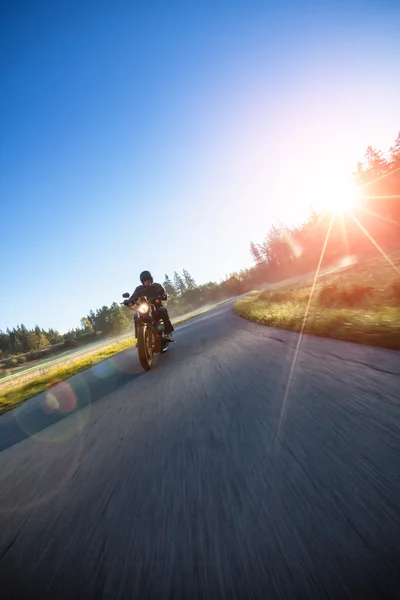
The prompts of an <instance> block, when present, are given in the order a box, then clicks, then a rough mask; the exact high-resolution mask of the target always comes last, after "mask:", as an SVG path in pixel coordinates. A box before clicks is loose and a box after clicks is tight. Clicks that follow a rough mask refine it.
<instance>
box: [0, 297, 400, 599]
mask: <svg viewBox="0 0 400 600" xmlns="http://www.w3.org/2000/svg"><path fill="white" fill-rule="evenodd" d="M231 305H232V303H231V302H230V303H228V304H226V305H223V306H221V307H219V308H217V309H216V310H213V311H211V312H209V313H207V314H205V315H203V316H201V317H198V318H196V319H194V320H192V321H188V322H186V323H184V324H182V325H181V326H179V327H178V328H177V332H176V340H177V343H176V344H175V346H173V347H172V348H171V349H170V350H169V351H168V353H167V354H166V355H164V356H161V357H158V362H157V364H156V367H155V369H154V370H153V371H151V372H149V373H145V372H143V371H142V370H141V368H140V366H139V362H138V359H137V356H136V351H134V350H133V349H132V350H128V351H125V352H124V353H121V354H120V355H118V356H117V357H115V358H113V359H110V360H108V361H106V362H104V363H101V364H100V365H97V367H95V368H93V369H91V370H89V371H87V372H85V373H83V374H80V375H77V376H75V377H74V378H73V379H72V380H70V381H69V382H68V383H63V384H60V386H59V387H58V388H57V389H53V390H52V395H47V396H46V395H40V396H38V397H36V398H35V399H33V400H32V401H30V402H28V403H26V404H25V405H24V406H23V407H21V408H20V409H18V410H17V411H14V413H9V414H6V415H5V416H3V417H1V418H0V442H1V448H0V450H1V452H0V597H1V599H2V600H8V599H10V598H16V599H18V600H20V599H22V598H41V599H47V598H51V599H53V598H54V599H57V600H58V599H64V598H65V599H68V600H71V599H73V598H84V599H85V600H89V599H92V598H93V599H97V598H110V599H113V600H114V599H119V598H122V599H125V598H126V599H135V600H137V599H141V598H154V599H164V598H168V599H169V598H171V599H180V598H204V599H205V598H210V599H219V598H226V599H231V598H232V599H234V598H240V599H241V598H244V599H250V598H257V599H258V598H260V599H268V600H269V599H271V600H273V599H275V598H296V599H303V598H304V599H314V598H315V599H318V600H321V599H323V598H333V599H342V598H362V599H368V598H377V599H378V598H379V599H382V598H398V597H399V594H400V571H399V568H400V408H399V403H400V385H399V383H400V353H396V352H391V351H385V350H380V349H371V348H363V347H361V346H357V345H353V344H344V343H342V342H336V341H330V340H324V339H318V338H310V337H304V338H303V341H302V344H301V346H300V351H299V353H298V359H297V362H296V365H295V368H294V369H293V377H292V379H291V386H290V387H289V389H288V387H287V384H288V380H289V377H290V373H291V370H292V369H291V367H292V364H293V357H294V353H295V347H296V344H297V340H298V338H297V336H296V335H295V334H291V333H289V332H283V331H278V330H272V329H268V328H263V327H260V326H257V325H254V324H252V323H248V322H246V321H243V320H241V319H240V318H238V317H236V316H234V315H233V314H232V313H231V311H230V308H231ZM52 411H53V412H52ZM60 411H63V412H60ZM57 421H58V422H57Z"/></svg>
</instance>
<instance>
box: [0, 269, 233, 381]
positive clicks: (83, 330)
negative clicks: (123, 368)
mask: <svg viewBox="0 0 400 600" xmlns="http://www.w3.org/2000/svg"><path fill="white" fill-rule="evenodd" d="M235 281H236V280H235V279H232V278H228V279H227V280H226V281H223V282H222V283H215V282H209V283H207V284H205V285H200V286H199V285H197V284H196V282H195V280H194V278H193V277H192V276H191V275H190V273H189V272H188V271H186V270H183V272H182V274H179V273H178V272H177V271H175V272H174V275H173V280H172V281H171V279H170V278H169V277H168V275H165V281H164V282H163V285H164V287H165V290H166V292H167V294H168V296H169V298H168V302H167V306H168V310H169V312H170V315H171V316H172V317H176V316H178V315H180V314H182V313H185V312H189V311H192V310H195V309H196V308H198V307H200V306H202V305H206V304H211V303H215V302H218V301H220V300H223V299H225V298H227V297H229V296H232V295H234V294H235V293H236V289H235V287H234V286H232V282H235ZM133 317H134V313H133V311H131V310H129V309H128V308H126V307H123V306H121V305H120V304H118V303H117V302H114V303H113V304H111V306H109V307H108V306H102V307H101V308H99V309H97V310H95V311H94V310H91V311H90V312H89V314H88V315H87V316H85V317H83V318H82V319H81V321H80V327H76V328H75V329H72V330H70V331H68V332H67V333H65V334H63V335H61V334H60V333H59V332H58V331H56V330H54V329H49V330H45V329H43V328H42V329H41V328H39V327H38V326H36V327H35V328H34V329H27V328H26V327H25V325H23V324H21V325H18V326H17V327H14V328H13V329H7V330H6V332H3V331H0V367H1V368H3V371H4V369H9V368H13V367H16V366H18V365H22V364H23V363H25V362H27V361H32V360H36V359H38V358H43V357H46V356H50V355H53V354H57V353H59V352H62V351H64V350H66V349H69V348H73V347H77V346H83V345H86V344H89V343H92V342H95V341H98V340H100V339H102V338H106V337H116V336H119V335H122V334H124V333H127V332H129V331H130V330H131V328H132V323H133Z"/></svg>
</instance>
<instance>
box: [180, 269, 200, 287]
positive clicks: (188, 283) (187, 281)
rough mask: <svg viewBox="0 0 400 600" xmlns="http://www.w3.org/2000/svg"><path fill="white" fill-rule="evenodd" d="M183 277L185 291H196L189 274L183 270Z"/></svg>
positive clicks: (194, 283)
mask: <svg viewBox="0 0 400 600" xmlns="http://www.w3.org/2000/svg"><path fill="white" fill-rule="evenodd" d="M182 275H183V280H184V282H185V286H186V289H187V290H194V289H196V287H197V286H196V282H195V280H194V279H193V277H192V276H191V275H190V273H189V272H188V271H186V270H185V269H183V272H182Z"/></svg>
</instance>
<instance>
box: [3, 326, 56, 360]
mask: <svg viewBox="0 0 400 600" xmlns="http://www.w3.org/2000/svg"><path fill="white" fill-rule="evenodd" d="M63 341H64V340H63V336H62V335H60V334H59V332H58V331H56V330H55V329H48V330H47V331H46V330H45V329H41V328H40V327H39V326H38V325H37V326H36V327H35V328H34V329H28V328H27V327H25V325H23V324H21V325H18V326H17V327H14V328H13V329H7V331H6V332H3V331H0V358H3V357H8V356H11V355H20V354H27V353H31V354H32V355H34V354H35V353H37V352H38V351H39V350H42V349H43V348H46V347H47V346H50V345H54V344H59V343H62V342H63Z"/></svg>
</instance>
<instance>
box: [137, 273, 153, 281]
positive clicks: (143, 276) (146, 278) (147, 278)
mask: <svg viewBox="0 0 400 600" xmlns="http://www.w3.org/2000/svg"><path fill="white" fill-rule="evenodd" d="M140 281H141V282H142V284H144V282H145V281H151V283H153V278H152V276H151V273H150V271H142V272H141V273H140Z"/></svg>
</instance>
